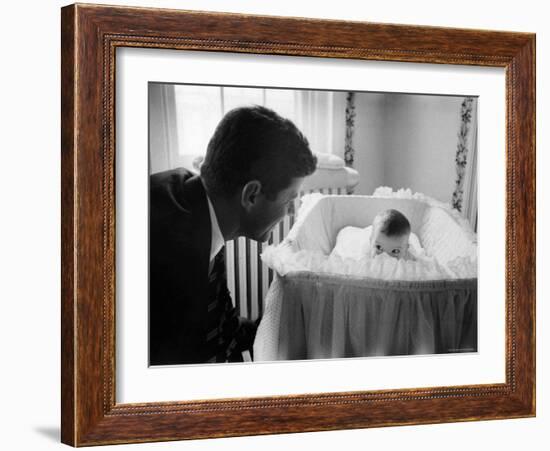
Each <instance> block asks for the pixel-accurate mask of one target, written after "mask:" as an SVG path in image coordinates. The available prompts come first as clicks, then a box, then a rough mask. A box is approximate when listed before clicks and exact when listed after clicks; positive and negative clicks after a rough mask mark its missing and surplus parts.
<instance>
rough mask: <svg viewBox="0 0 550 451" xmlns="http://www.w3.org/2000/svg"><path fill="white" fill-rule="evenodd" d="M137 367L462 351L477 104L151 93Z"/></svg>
mask: <svg viewBox="0 0 550 451" xmlns="http://www.w3.org/2000/svg"><path fill="white" fill-rule="evenodd" d="M148 109H149V111H148V117H149V119H148V121H149V130H148V133H149V174H147V176H148V177H149V189H148V191H149V192H148V195H149V219H148V223H149V232H148V233H149V235H148V238H149V243H148V248H149V253H148V255H149V263H148V264H149V281H148V287H149V290H148V294H149V301H148V302H149V318H148V321H149V325H148V326H149V337H148V345H149V349H148V353H149V354H148V355H149V365H150V366H165V365H182V364H207V363H233V362H270V361H281V360H283V361H284V360H309V359H338V358H369V357H390V356H413V355H431V354H459V353H474V352H477V348H478V343H477V336H478V301H477V291H478V240H477V229H478V177H477V174H478V168H477V152H478V149H477V135H478V121H477V109H478V98H477V97H474V96H459V95H455V94H453V95H444V94H441V95H435V94H422V93H393V92H366V91H362V92H357V91H330V90H305V89H291V88H287V87H281V88H275V87H256V86H217V85H216V86H214V85H194V84H193V85H192V84H176V83H160V82H150V83H149V84H148Z"/></svg>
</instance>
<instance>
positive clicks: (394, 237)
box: [371, 209, 411, 258]
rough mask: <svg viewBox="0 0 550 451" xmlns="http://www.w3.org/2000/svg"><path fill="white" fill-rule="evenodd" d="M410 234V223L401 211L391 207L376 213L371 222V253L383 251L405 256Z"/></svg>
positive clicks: (393, 255) (396, 255) (377, 253)
mask: <svg viewBox="0 0 550 451" xmlns="http://www.w3.org/2000/svg"><path fill="white" fill-rule="evenodd" d="M410 234H411V224H410V223H409V220H408V219H407V218H406V217H405V215H404V214H403V213H401V212H399V211H397V210H392V209H390V210H385V211H383V212H381V213H378V214H377V215H376V217H375V218H374V221H373V223H372V235H371V249H372V252H373V255H379V254H381V253H383V252H385V253H386V254H388V255H389V256H391V257H395V258H403V257H405V255H406V253H407V250H408V249H409V236H410Z"/></svg>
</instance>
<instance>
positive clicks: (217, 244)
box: [206, 194, 225, 261]
mask: <svg viewBox="0 0 550 451" xmlns="http://www.w3.org/2000/svg"><path fill="white" fill-rule="evenodd" d="M206 200H207V201H208V211H209V212H210V224H211V226H212V227H211V229H212V240H211V241H210V243H211V244H210V261H212V260H214V257H215V256H216V255H217V254H218V252H219V251H220V249H221V248H222V247H223V245H224V243H225V240H224V239H223V235H222V231H221V230H220V225H219V224H218V218H217V217H216V212H215V210H214V207H213V206H212V202H211V201H210V198H209V197H208V194H207V195H206Z"/></svg>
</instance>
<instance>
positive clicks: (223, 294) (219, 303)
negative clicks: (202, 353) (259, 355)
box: [206, 246, 239, 363]
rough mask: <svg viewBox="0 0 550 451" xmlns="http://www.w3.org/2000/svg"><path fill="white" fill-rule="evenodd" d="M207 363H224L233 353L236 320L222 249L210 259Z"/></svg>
mask: <svg viewBox="0 0 550 451" xmlns="http://www.w3.org/2000/svg"><path fill="white" fill-rule="evenodd" d="M207 309H208V313H207V326H206V330H207V334H206V347H207V352H208V357H207V362H208V363H214V362H226V361H227V360H228V358H229V356H230V355H231V354H232V353H233V352H234V351H235V347H236V345H237V342H236V340H235V331H236V329H237V327H238V324H239V320H238V317H237V315H236V311H235V308H234V307H233V303H232V302H231V295H230V294H229V290H228V289H227V280H226V272H225V246H224V247H222V249H221V250H220V251H219V252H218V254H217V255H216V257H214V262H213V265H212V269H211V271H210V274H209V275H208V306H207Z"/></svg>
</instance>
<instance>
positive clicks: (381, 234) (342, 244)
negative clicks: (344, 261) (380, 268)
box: [332, 209, 421, 260]
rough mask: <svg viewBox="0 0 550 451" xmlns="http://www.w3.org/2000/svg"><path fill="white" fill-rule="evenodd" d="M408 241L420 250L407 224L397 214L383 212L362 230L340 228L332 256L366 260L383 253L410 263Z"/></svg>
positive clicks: (406, 221)
mask: <svg viewBox="0 0 550 451" xmlns="http://www.w3.org/2000/svg"><path fill="white" fill-rule="evenodd" d="M409 240H412V242H413V245H416V247H418V248H421V246H420V243H419V242H418V239H417V238H416V235H414V234H411V224H410V223H409V220H408V219H407V218H406V216H405V215H404V214H403V213H401V212H400V211H397V210H393V209H390V210H385V211H382V212H380V213H378V214H377V215H376V217H375V218H374V221H373V222H372V225H371V226H368V227H367V228H365V229H362V228H358V227H351V226H348V227H344V228H343V229H342V230H340V232H338V236H337V238H336V245H335V246H334V249H333V250H332V255H338V256H340V257H342V258H353V259H361V258H363V257H364V256H365V255H367V256H368V257H370V258H373V257H375V256H376V255H379V254H382V253H385V254H387V255H389V256H390V257H393V258H397V259H403V260H414V259H415V258H414V256H413V255H412V254H411V252H410V251H409Z"/></svg>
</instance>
